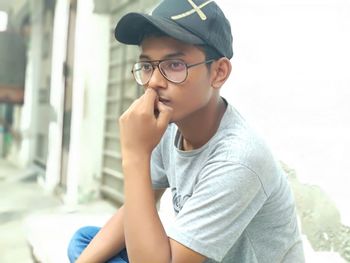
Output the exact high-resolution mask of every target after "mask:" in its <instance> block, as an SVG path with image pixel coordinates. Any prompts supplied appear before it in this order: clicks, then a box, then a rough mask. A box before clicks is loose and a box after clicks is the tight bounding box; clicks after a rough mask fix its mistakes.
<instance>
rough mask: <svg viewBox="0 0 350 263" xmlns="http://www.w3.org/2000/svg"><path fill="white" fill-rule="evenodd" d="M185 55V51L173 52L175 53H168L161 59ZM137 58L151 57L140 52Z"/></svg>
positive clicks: (148, 58)
mask: <svg viewBox="0 0 350 263" xmlns="http://www.w3.org/2000/svg"><path fill="white" fill-rule="evenodd" d="M183 56H185V53H183V52H175V53H170V54H167V55H165V56H164V57H163V59H170V58H177V57H183ZM139 59H147V60H151V58H150V57H149V56H148V55H146V54H141V55H140V56H139Z"/></svg>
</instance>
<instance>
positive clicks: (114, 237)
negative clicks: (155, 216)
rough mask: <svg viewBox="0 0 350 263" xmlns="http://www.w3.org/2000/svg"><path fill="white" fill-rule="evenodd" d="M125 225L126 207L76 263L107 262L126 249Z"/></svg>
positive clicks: (104, 228) (99, 233)
mask: <svg viewBox="0 0 350 263" xmlns="http://www.w3.org/2000/svg"><path fill="white" fill-rule="evenodd" d="M123 225H124V207H123V206H122V207H121V208H120V209H119V210H118V211H117V213H116V214H115V215H113V217H112V218H111V219H110V220H109V221H108V222H107V223H106V225H105V226H104V227H103V228H102V229H101V230H100V231H99V232H98V234H97V235H96V236H95V237H94V239H93V240H92V241H91V242H90V244H89V245H88V246H87V248H86V249H85V250H84V251H83V253H82V254H81V256H80V257H79V258H78V260H77V261H76V262H77V263H84V262H96V263H97V262H106V261H107V260H108V259H109V258H111V257H112V256H114V255H116V254H117V253H118V252H120V251H121V250H122V249H124V248H125V238H124V227H123Z"/></svg>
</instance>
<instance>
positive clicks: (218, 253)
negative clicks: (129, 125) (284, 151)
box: [151, 105, 304, 263]
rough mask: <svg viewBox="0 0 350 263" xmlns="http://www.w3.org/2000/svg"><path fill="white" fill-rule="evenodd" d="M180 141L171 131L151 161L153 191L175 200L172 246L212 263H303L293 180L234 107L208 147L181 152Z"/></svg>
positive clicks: (169, 230)
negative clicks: (290, 181) (168, 192)
mask: <svg viewBox="0 0 350 263" xmlns="http://www.w3.org/2000/svg"><path fill="white" fill-rule="evenodd" d="M181 141H182V138H181V134H180V132H179V130H178V129H177V126H176V125H175V124H170V125H169V127H168V129H167V131H166V133H165V134H164V136H163V138H162V140H161V142H160V143H159V145H158V146H157V147H156V149H155V150H154V151H153V153H152V165H151V174H152V184H153V187H154V188H155V189H159V188H168V187H170V189H171V192H172V197H173V207H174V210H175V213H176V217H175V221H174V223H173V224H172V225H170V226H166V227H165V230H166V232H167V234H168V236H169V237H170V238H172V239H174V240H176V241H178V242H179V243H181V244H183V245H184V246H186V247H189V248H191V249H192V250H194V251H197V252H198V253H200V254H202V255H205V256H206V257H207V258H208V260H207V261H206V262H230V263H232V262H238V263H245V262H249V263H253V262H267V263H275V262H293V263H299V262H304V255H303V248H302V243H301V238H300V234H299V229H298V225H297V217H296V210H295V204H294V199H293V196H292V192H291V190H290V187H289V185H288V181H287V178H286V175H285V174H284V172H283V170H282V169H281V168H280V166H279V164H278V163H277V162H276V161H275V160H274V158H273V156H272V155H271V152H270V150H269V149H268V148H267V146H266V145H265V144H264V142H263V141H262V140H261V139H260V138H259V137H258V136H257V135H256V134H255V133H254V131H253V130H252V129H251V128H250V127H249V126H248V125H247V123H246V121H245V120H244V119H243V118H242V117H241V115H240V114H239V113H238V112H237V111H236V110H235V109H234V108H233V107H232V106H231V105H228V106H227V109H226V112H225V114H224V116H223V118H222V120H221V123H220V126H219V128H218V131H217V132H216V134H215V135H214V136H213V137H212V138H211V139H210V140H209V141H208V142H207V143H206V144H205V145H204V146H202V147H201V148H199V149H195V150H192V151H181V150H180V149H181V148H180V147H179V145H180V143H181Z"/></svg>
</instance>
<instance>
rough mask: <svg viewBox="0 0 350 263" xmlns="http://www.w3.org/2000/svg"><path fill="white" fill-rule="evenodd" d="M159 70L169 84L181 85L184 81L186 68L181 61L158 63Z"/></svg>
mask: <svg viewBox="0 0 350 263" xmlns="http://www.w3.org/2000/svg"><path fill="white" fill-rule="evenodd" d="M159 68H160V70H161V71H162V73H163V75H164V77H166V78H167V79H168V80H169V81H171V82H175V83H181V82H183V81H184V80H185V79H186V75H187V67H186V64H185V62H183V61H181V60H176V59H174V60H164V61H162V62H161V63H159Z"/></svg>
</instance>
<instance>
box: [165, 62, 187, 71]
mask: <svg viewBox="0 0 350 263" xmlns="http://www.w3.org/2000/svg"><path fill="white" fill-rule="evenodd" d="M169 67H170V69H171V70H175V71H181V70H184V69H185V63H183V62H182V61H171V62H170V64H169Z"/></svg>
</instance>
